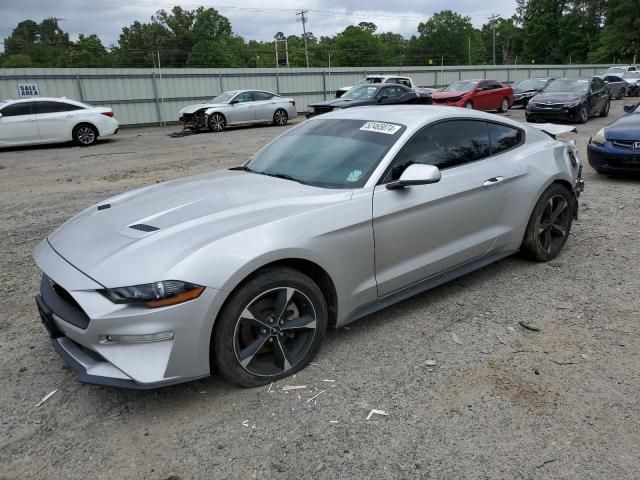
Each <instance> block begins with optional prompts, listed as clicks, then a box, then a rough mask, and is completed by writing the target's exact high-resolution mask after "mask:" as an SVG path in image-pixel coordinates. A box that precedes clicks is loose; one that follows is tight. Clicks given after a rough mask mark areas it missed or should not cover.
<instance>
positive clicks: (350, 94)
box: [342, 85, 378, 100]
mask: <svg viewBox="0 0 640 480" xmlns="http://www.w3.org/2000/svg"><path fill="white" fill-rule="evenodd" d="M377 91H378V89H377V87H372V86H369V85H362V86H360V87H353V88H351V89H349V90H348V91H347V93H345V94H344V95H343V96H342V99H344V100H368V99H370V98H373V97H375V95H376V92H377Z"/></svg>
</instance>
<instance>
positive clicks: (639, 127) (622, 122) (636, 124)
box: [606, 113, 640, 141]
mask: <svg viewBox="0 0 640 480" xmlns="http://www.w3.org/2000/svg"><path fill="white" fill-rule="evenodd" d="M606 134H607V139H611V140H630V141H640V114H637V113H632V114H630V115H626V116H624V117H621V118H619V119H618V120H616V121H615V122H613V123H612V124H611V125H609V126H608V127H607V128H606Z"/></svg>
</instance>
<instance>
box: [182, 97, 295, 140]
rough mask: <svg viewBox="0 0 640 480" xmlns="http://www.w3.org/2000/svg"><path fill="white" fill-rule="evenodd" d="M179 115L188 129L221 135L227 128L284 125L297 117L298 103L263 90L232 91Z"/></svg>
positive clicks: (186, 108)
mask: <svg viewBox="0 0 640 480" xmlns="http://www.w3.org/2000/svg"><path fill="white" fill-rule="evenodd" d="M178 115H180V121H181V122H182V123H183V124H184V128H185V129H189V130H192V131H197V130H205V129H206V130H209V131H211V132H221V131H222V130H224V129H225V128H226V127H227V126H231V125H247V124H254V123H273V124H274V125H279V126H281V127H282V126H284V125H286V124H287V122H288V121H289V119H291V118H295V117H296V115H297V112H296V101H295V100H294V99H293V98H287V97H281V96H280V95H277V94H275V93H271V92H265V91H262V90H231V91H228V92H224V93H221V94H220V95H218V96H217V97H215V98H213V99H211V100H210V101H209V102H207V103H200V104H196V105H189V106H186V107H184V108H182V109H181V110H180V111H179V112H178Z"/></svg>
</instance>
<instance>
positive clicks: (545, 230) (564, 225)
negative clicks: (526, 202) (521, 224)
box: [520, 183, 575, 262]
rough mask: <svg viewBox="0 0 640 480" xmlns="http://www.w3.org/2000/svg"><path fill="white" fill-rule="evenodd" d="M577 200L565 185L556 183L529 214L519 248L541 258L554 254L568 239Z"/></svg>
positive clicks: (544, 259) (542, 260)
mask: <svg viewBox="0 0 640 480" xmlns="http://www.w3.org/2000/svg"><path fill="white" fill-rule="evenodd" d="M574 202H575V200H574V199H573V197H572V196H571V193H570V192H569V191H568V190H567V189H566V187H564V186H562V185H560V184H557V183H554V184H552V185H551V186H550V187H549V188H547V189H546V190H545V191H544V193H543V194H542V195H541V196H540V198H539V199H538V202H537V203H536V206H535V208H534V209H533V213H532V214H531V217H530V218H529V223H528V224H527V230H526V231H525V234H524V239H523V240H522V245H521V247H520V251H521V252H522V254H523V255H525V256H526V257H528V258H530V259H532V260H536V261H538V262H546V261H549V260H552V259H553V258H555V257H556V256H557V255H558V254H559V253H560V251H561V250H562V247H564V244H565V243H566V241H567V238H568V236H569V232H570V231H571V223H572V221H573V211H574V208H575V206H574V205H575V204H574Z"/></svg>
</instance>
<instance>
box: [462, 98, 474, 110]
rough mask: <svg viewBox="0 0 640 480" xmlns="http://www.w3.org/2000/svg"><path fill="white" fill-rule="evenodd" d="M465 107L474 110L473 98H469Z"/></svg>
mask: <svg viewBox="0 0 640 480" xmlns="http://www.w3.org/2000/svg"><path fill="white" fill-rule="evenodd" d="M464 108H469V109H471V110H473V102H472V101H471V100H467V101H466V102H465V104H464Z"/></svg>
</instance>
